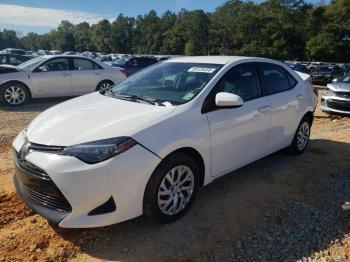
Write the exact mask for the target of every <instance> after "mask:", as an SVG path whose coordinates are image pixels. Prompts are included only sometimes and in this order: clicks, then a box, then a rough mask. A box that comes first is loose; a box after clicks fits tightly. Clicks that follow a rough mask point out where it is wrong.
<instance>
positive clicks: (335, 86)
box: [321, 73, 350, 114]
mask: <svg viewBox="0 0 350 262" xmlns="http://www.w3.org/2000/svg"><path fill="white" fill-rule="evenodd" d="M321 110H322V111H324V112H332V113H342V114H350V73H348V74H346V75H345V76H343V77H341V78H339V79H338V81H337V82H336V83H331V84H328V85H327V90H326V91H325V92H324V93H323V94H322V97H321Z"/></svg>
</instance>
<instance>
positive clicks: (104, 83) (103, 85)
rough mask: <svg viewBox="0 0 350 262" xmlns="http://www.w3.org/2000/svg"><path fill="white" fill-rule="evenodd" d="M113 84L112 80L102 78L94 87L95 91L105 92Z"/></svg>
mask: <svg viewBox="0 0 350 262" xmlns="http://www.w3.org/2000/svg"><path fill="white" fill-rule="evenodd" d="M112 85H113V82H111V81H109V80H104V81H102V82H100V83H99V84H98V86H97V88H96V91H99V92H100V93H101V94H104V93H106V91H108V90H109V89H110V88H111V87H112Z"/></svg>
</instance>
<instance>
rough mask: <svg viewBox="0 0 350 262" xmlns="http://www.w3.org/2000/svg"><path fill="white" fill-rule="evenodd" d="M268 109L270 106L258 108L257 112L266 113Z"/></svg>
mask: <svg viewBox="0 0 350 262" xmlns="http://www.w3.org/2000/svg"><path fill="white" fill-rule="evenodd" d="M269 109H270V106H262V107H259V108H258V112H260V113H266V112H267V111H268V110H269Z"/></svg>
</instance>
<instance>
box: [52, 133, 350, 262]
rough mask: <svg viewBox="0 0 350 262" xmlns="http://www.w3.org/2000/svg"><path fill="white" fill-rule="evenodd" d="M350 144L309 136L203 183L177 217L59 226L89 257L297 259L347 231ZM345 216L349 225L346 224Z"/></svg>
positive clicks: (122, 258) (223, 259)
mask: <svg viewBox="0 0 350 262" xmlns="http://www.w3.org/2000/svg"><path fill="white" fill-rule="evenodd" d="M349 163H350V144H348V143H341V142H335V141H331V140H322V139H317V140H312V141H311V142H310V147H309V149H308V150H307V151H306V152H305V153H304V154H303V155H300V156H290V155H287V154H286V153H284V152H278V153H276V154H273V155H271V156H269V157H266V158H264V159H262V160H259V161H257V162H255V163H254V164H251V165H249V166H247V167H245V168H242V169H240V170H238V171H236V172H233V173H231V174H228V175H226V176H224V177H222V178H220V179H217V180H216V181H214V182H213V183H212V184H210V185H208V186H207V187H205V188H202V189H201V190H200V191H199V194H198V195H197V199H196V201H195V203H194V205H193V206H192V208H191V209H190V210H189V212H188V213H187V214H186V215H185V216H184V217H183V218H182V219H180V220H179V221H177V222H174V223H172V224H168V225H156V224H153V223H151V222H150V221H148V220H147V219H145V218H143V217H140V218H137V219H134V220H131V221H127V222H124V223H120V224H117V225H113V226H109V227H104V228H97V229H84V230H63V229H56V230H57V232H58V234H60V235H61V236H62V237H63V238H65V239H67V240H69V241H72V242H73V243H74V244H75V245H76V246H78V247H79V248H80V249H81V250H82V251H83V252H85V253H86V254H87V255H89V256H92V257H94V258H99V259H104V260H121V261H164V260H166V261H229V260H231V261H237V260H241V261H295V260H297V259H301V258H303V257H308V256H311V255H312V254H313V253H314V252H315V251H320V250H323V249H325V248H326V247H327V246H328V245H329V244H330V243H331V241H333V240H335V239H338V238H341V237H342V236H343V235H344V234H345V233H347V232H348V231H347V228H346V227H345V226H344V223H345V222H346V221H348V216H347V214H346V213H344V212H343V211H342V210H341V204H342V203H343V202H344V201H349V200H350V168H349ZM344 221H345V222H344Z"/></svg>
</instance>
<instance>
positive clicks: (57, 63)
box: [39, 58, 69, 72]
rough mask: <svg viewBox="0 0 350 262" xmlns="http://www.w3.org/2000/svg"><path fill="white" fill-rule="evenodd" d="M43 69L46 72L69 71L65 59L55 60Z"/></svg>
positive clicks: (46, 64)
mask: <svg viewBox="0 0 350 262" xmlns="http://www.w3.org/2000/svg"><path fill="white" fill-rule="evenodd" d="M43 67H44V71H46V72H55V71H67V70H69V62H68V59H67V58H57V59H53V60H50V61H49V62H47V63H45V64H44V65H43ZM39 71H40V70H39Z"/></svg>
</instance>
